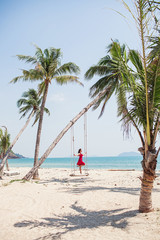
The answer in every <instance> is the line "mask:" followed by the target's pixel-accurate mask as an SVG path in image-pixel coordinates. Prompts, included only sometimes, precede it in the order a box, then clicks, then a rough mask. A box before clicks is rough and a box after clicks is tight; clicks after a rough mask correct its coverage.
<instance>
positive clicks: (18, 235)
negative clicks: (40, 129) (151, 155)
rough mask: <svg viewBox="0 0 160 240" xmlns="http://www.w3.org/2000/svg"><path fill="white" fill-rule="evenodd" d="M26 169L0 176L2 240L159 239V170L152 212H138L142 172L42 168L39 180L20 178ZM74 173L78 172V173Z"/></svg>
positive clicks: (0, 233)
mask: <svg viewBox="0 0 160 240" xmlns="http://www.w3.org/2000/svg"><path fill="white" fill-rule="evenodd" d="M29 170H30V168H24V167H23V168H11V171H12V172H19V173H20V174H19V175H14V176H4V178H3V180H1V181H0V196H1V207H0V216H1V218H0V226H1V229H3V230H2V231H0V239H3V240H8V239H12V240H21V239H23V240H29V239H31V240H42V239H43V240H45V239H62V240H70V239H84V240H86V239H91V240H92V239H93V240H99V239H102V240H105V239H107V240H108V239H109V240H110V239H116V240H118V239H123V240H128V239H130V240H135V239H139V240H142V239H146V240H149V239H154V240H159V239H160V237H159V236H160V202H159V199H160V185H158V183H160V173H159V171H158V172H157V175H158V177H157V178H156V180H155V183H154V190H153V194H152V195H153V196H152V199H153V206H154V208H155V212H152V213H147V214H142V213H139V212H138V205H139V193H140V185H141V182H140V180H139V178H138V177H139V176H142V171H137V170H134V171H126V170H125V171H120V170H118V171H115V170H114V171H110V170H106V169H104V170H102V169H89V176H79V177H70V173H71V171H70V169H65V168H60V169H58V168H53V169H51V168H49V169H47V168H40V169H39V174H40V180H39V181H34V180H31V181H29V182H25V181H22V180H20V179H22V177H23V176H24V175H25V174H26V173H27V172H28V171H29ZM77 173H78V172H77Z"/></svg>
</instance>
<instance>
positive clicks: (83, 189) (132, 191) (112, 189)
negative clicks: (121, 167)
mask: <svg viewBox="0 0 160 240" xmlns="http://www.w3.org/2000/svg"><path fill="white" fill-rule="evenodd" d="M61 190H63V191H65V192H69V193H71V194H73V193H80V194H82V193H84V192H88V191H99V190H106V191H109V192H115V193H116V192H117V193H120V192H121V193H126V194H131V195H139V192H140V188H126V187H99V186H96V187H94V186H93V187H92V186H91V187H90V186H89V187H78V186H77V187H72V188H62V189H61Z"/></svg>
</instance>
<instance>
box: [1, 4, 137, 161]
mask: <svg viewBox="0 0 160 240" xmlns="http://www.w3.org/2000/svg"><path fill="white" fill-rule="evenodd" d="M127 2H129V3H130V2H131V1H127ZM113 9H114V10H116V11H119V12H121V13H122V14H124V15H125V16H126V17H127V19H124V18H123V17H122V16H121V15H120V14H118V13H117V12H116V11H114V10H113ZM127 22H128V23H127ZM0 32H1V51H0V52H1V54H0V65H1V89H0V103H1V104H0V111H1V118H0V125H1V126H2V125H5V126H7V128H8V131H9V133H10V134H11V140H13V139H14V137H15V136H16V135H17V133H18V132H19V130H20V129H21V127H22V126H23V124H24V123H25V121H26V119H21V120H19V118H20V115H19V113H18V108H17V106H16V102H17V100H18V99H19V98H20V97H21V95H22V93H23V92H24V91H26V90H28V89H29V88H35V89H36V87H37V83H30V82H27V83H26V82H18V83H17V84H10V83H9V82H10V81H11V80H12V79H13V78H14V77H15V76H17V75H20V74H21V71H20V69H22V68H26V69H27V68H29V67H30V66H29V65H27V64H24V63H22V62H20V61H18V60H17V58H16V57H15V56H16V54H25V55H34V52H35V48H34V46H33V43H36V44H37V45H38V46H39V47H41V48H42V49H45V48H48V47H55V48H61V51H62V52H63V59H62V63H65V62H69V61H73V62H75V63H76V64H77V65H78V66H79V67H80V68H81V74H80V75H79V78H80V81H82V82H83V83H84V85H85V86H84V87H81V86H78V85H76V84H68V85H66V86H58V85H56V83H52V85H50V89H49V93H48V99H47V104H46V106H47V107H48V108H49V110H50V113H51V115H50V117H48V116H45V117H44V124H43V132H42V139H41V147H40V156H41V155H42V154H43V153H44V151H45V150H46V149H47V147H48V146H49V145H50V144H51V143H52V141H53V140H54V139H55V138H56V136H57V134H58V133H59V132H60V131H61V130H62V129H63V128H64V127H65V125H67V124H68V122H69V121H70V120H71V119H72V118H73V117H74V116H75V115H76V114H77V113H78V112H79V111H80V110H81V109H82V108H83V107H85V106H86V105H87V104H88V103H89V102H90V101H91V99H90V98H89V97H88V93H89V88H90V87H91V86H92V84H93V83H94V82H95V81H96V80H98V78H94V79H93V80H91V81H86V80H84V73H85V72H86V70H87V69H88V68H89V67H90V66H91V65H93V64H96V63H97V62H98V60H99V59H100V58H101V57H103V56H104V55H105V53H106V47H107V45H109V44H110V43H111V39H113V40H114V39H119V41H120V43H126V44H127V45H128V46H129V47H130V48H136V49H139V47H140V44H139V37H138V34H137V29H136V27H135V24H134V23H133V22H132V20H131V19H130V17H129V16H128V13H127V11H126V10H125V9H124V7H123V5H122V4H121V2H120V1H117V0H112V1H111V0H81V1H78V0H68V1H66V0H45V1H44V0H28V1H22V0H14V1H11V0H2V1H0ZM99 112H100V109H98V110H96V111H92V110H90V111H89V112H88V155H90V156H115V155H117V154H119V153H120V152H123V151H137V148H138V147H139V146H140V141H139V139H138V136H137V134H136V132H135V130H134V129H133V131H132V137H131V138H130V139H127V140H126V139H124V138H123V132H122V131H121V124H120V123H119V119H118V118H117V108H116V99H115V97H114V96H113V97H112V98H111V100H110V101H109V102H108V104H107V106H106V110H105V113H104V115H103V116H102V118H101V119H99V120H98V116H99ZM36 131H37V125H35V126H34V127H31V124H30V126H29V127H28V128H27V129H26V130H25V132H24V133H23V135H22V136H21V138H20V139H19V140H18V142H17V144H16V145H15V147H14V149H13V150H14V151H15V152H17V153H20V154H24V155H25V156H27V157H33V156H34V148H35V139H36ZM75 139H76V144H75V147H76V149H78V148H79V147H82V149H83V118H82V119H80V120H79V122H78V123H77V124H76V125H75ZM58 156H59V157H68V156H70V132H68V133H67V134H66V135H65V136H64V138H63V139H62V140H61V142H60V143H59V144H58V145H57V146H56V148H55V149H54V150H53V152H52V153H51V154H50V157H58Z"/></svg>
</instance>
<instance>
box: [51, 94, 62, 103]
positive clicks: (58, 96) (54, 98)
mask: <svg viewBox="0 0 160 240" xmlns="http://www.w3.org/2000/svg"><path fill="white" fill-rule="evenodd" d="M64 100H65V99H64V94H63V93H57V94H53V95H52V96H51V97H50V101H53V102H63V101H64Z"/></svg>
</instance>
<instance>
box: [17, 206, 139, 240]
mask: <svg viewBox="0 0 160 240" xmlns="http://www.w3.org/2000/svg"><path fill="white" fill-rule="evenodd" d="M71 208H72V209H73V210H74V211H75V215H73V214H68V215H62V216H58V215H55V217H53V218H42V221H36V220H35V221H27V220H24V221H22V222H18V223H15V224H14V227H19V228H22V227H29V228H30V229H32V228H36V227H38V228H39V227H45V228H52V229H53V228H56V231H57V232H56V233H50V234H48V235H46V236H43V237H40V238H37V239H35V240H46V239H58V238H60V237H61V236H62V235H64V234H66V233H67V232H69V231H75V230H77V229H86V228H87V229H94V228H98V227H100V226H105V227H107V226H112V227H114V228H126V227H127V225H128V221H127V219H129V218H132V217H135V216H137V214H138V211H137V210H129V211H128V210H127V211H125V212H124V210H125V208H119V209H114V210H108V211H107V210H101V211H89V210H86V209H84V208H82V207H81V206H77V203H76V202H75V203H74V204H73V205H72V206H71Z"/></svg>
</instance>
